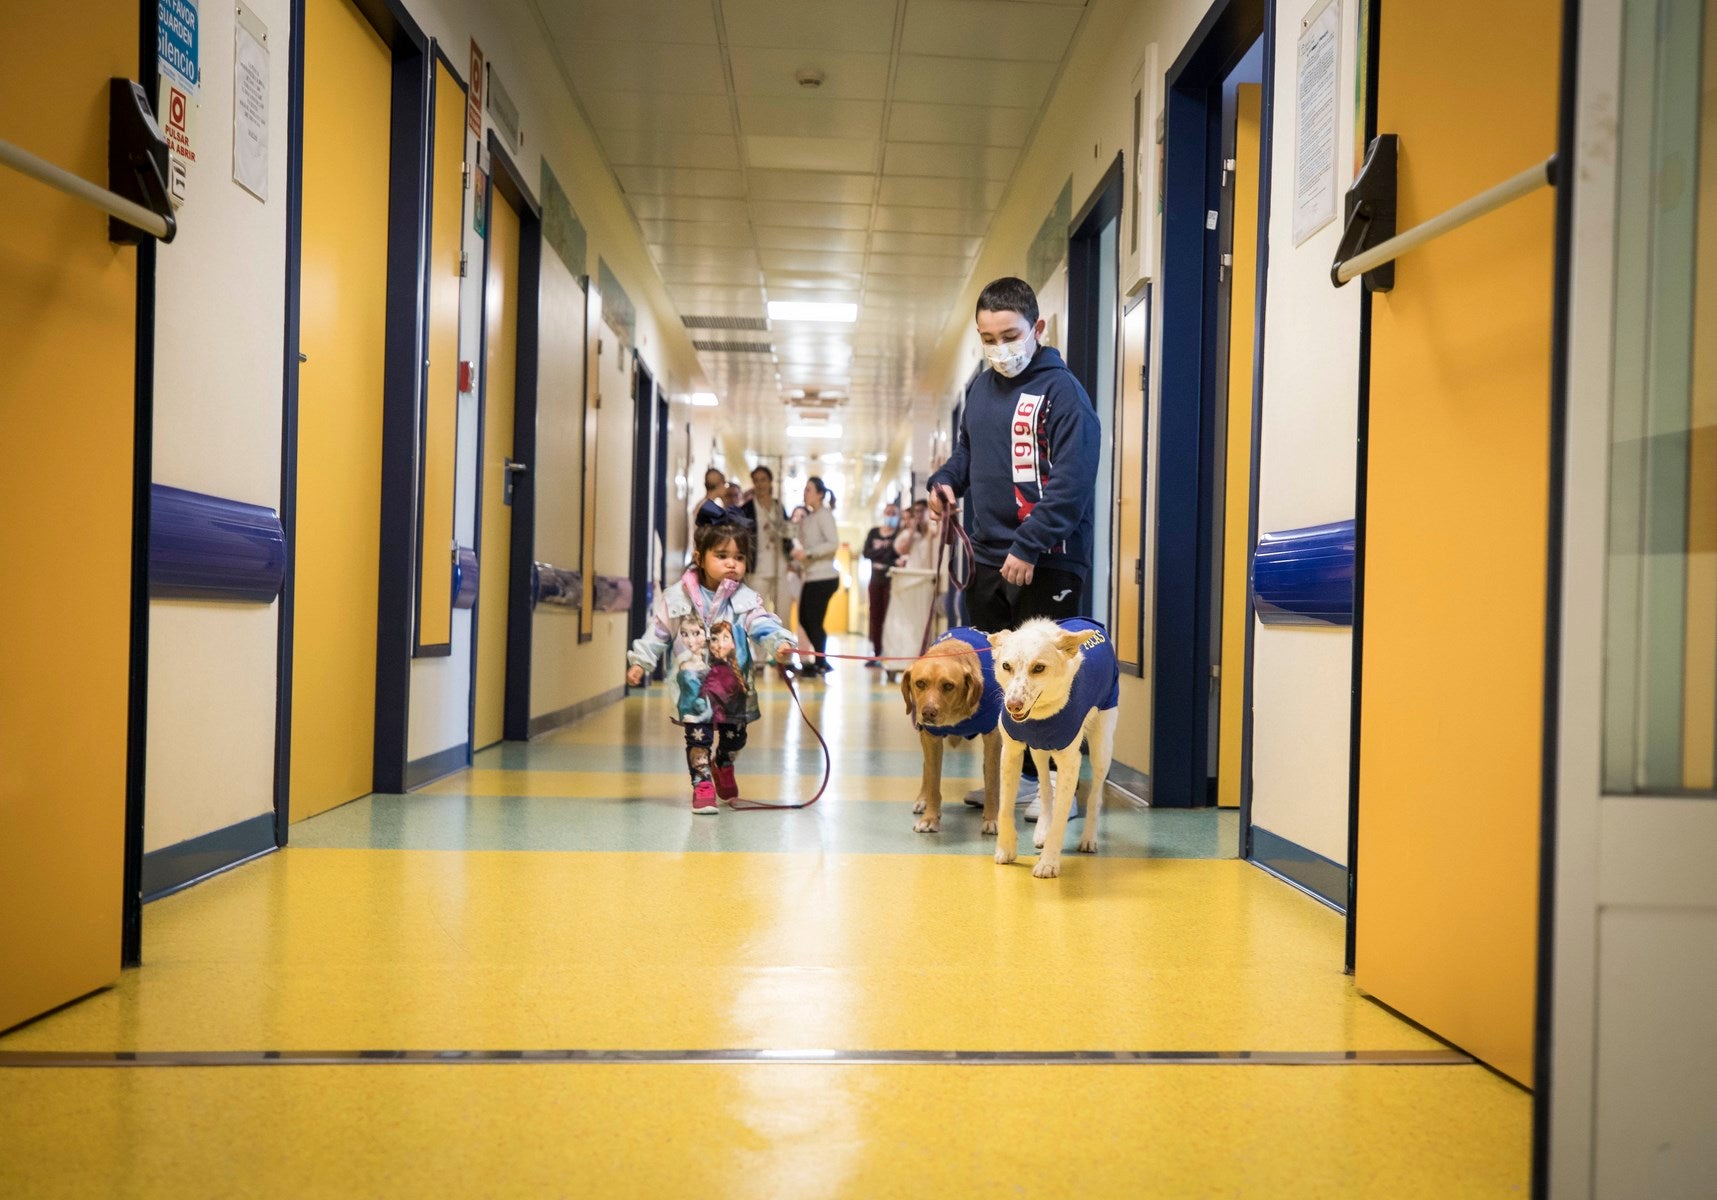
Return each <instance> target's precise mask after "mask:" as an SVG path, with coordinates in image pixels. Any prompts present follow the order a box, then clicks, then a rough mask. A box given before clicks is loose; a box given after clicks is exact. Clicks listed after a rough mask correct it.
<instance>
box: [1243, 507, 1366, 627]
mask: <svg viewBox="0 0 1717 1200" xmlns="http://www.w3.org/2000/svg"><path fill="white" fill-rule="evenodd" d="M1353 560H1354V523H1353V522H1352V521H1336V522H1334V523H1332V524H1329V525H1308V526H1307V527H1305V528H1304V529H1285V530H1282V531H1281V532H1279V533H1266V534H1265V535H1263V536H1262V537H1260V538H1259V539H1258V552H1257V554H1256V555H1254V556H1253V559H1252V596H1253V601H1254V603H1255V604H1256V606H1257V610H1258V619H1259V620H1260V621H1262V622H1263V623H1264V624H1266V625H1352V624H1353Z"/></svg>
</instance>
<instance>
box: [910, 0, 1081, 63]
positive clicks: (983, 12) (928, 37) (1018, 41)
mask: <svg viewBox="0 0 1717 1200" xmlns="http://www.w3.org/2000/svg"><path fill="white" fill-rule="evenodd" d="M1078 24H1079V10H1078V9H1076V8H1071V7H1062V6H1059V5H1047V4H1037V5H1016V4H1006V3H997V2H996V0H912V3H911V4H910V5H909V6H908V7H907V10H906V31H905V34H904V35H903V36H902V39H901V49H902V50H904V51H905V52H906V53H908V54H939V55H946V56H948V57H953V58H981V59H984V60H986V61H989V62H997V61H1016V62H1047V63H1055V62H1060V61H1061V56H1062V55H1063V54H1064V53H1065V52H1066V50H1067V44H1068V42H1070V41H1071V40H1072V38H1073V30H1074V29H1075V28H1076V27H1077V26H1078Z"/></svg>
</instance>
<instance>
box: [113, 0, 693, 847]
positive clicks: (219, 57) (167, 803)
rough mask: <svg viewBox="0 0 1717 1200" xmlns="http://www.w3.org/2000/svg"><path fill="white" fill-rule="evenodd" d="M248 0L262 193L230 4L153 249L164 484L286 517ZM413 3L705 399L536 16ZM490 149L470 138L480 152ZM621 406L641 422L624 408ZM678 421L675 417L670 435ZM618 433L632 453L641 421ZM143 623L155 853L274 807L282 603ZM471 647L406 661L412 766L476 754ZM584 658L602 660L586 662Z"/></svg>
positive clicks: (463, 526)
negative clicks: (178, 193)
mask: <svg viewBox="0 0 1717 1200" xmlns="http://www.w3.org/2000/svg"><path fill="white" fill-rule="evenodd" d="M247 3H249V5H250V7H251V8H252V9H253V10H254V11H255V12H256V13H257V15H258V16H259V17H260V18H261V19H262V20H263V22H264V23H265V24H266V25H267V27H268V31H269V47H268V49H269V52H270V55H269V59H270V61H269V66H270V85H269V102H270V129H269V133H270V139H269V140H270V145H269V160H270V166H269V172H270V174H269V188H268V199H267V201H266V202H264V201H259V200H257V199H255V198H254V197H252V196H251V195H250V194H249V193H247V192H245V191H243V190H242V189H241V188H239V187H238V185H236V184H234V183H232V182H231V181H230V174H231V161H232V157H231V156H232V148H231V136H232V44H233V22H234V14H233V8H232V6H225V7H223V6H221V5H211V4H204V5H203V6H202V8H201V10H200V11H201V20H202V28H201V31H200V42H201V46H202V64H201V66H202V73H203V84H202V90H201V96H200V99H201V105H200V108H199V109H198V111H197V113H196V125H195V128H194V129H193V137H194V139H195V148H196V150H197V162H196V163H194V164H192V166H191V168H190V176H189V187H188V197H187V201H186V205H185V207H184V209H183V210H181V213H180V229H179V234H178V237H177V239H176V240H175V241H174V243H173V244H172V245H170V246H164V247H162V248H161V251H160V265H159V271H158V281H157V313H158V315H157V335H156V347H155V350H156V354H155V358H156V369H155V431H154V457H155V469H154V478H155V480H156V481H157V482H160V483H166V484H172V485H174V486H177V487H185V488H190V489H193V490H196V491H201V492H207V493H210V494H213V495H219V496H225V497H229V498H232V499H237V500H244V501H248V502H250V503H255V504H262V505H266V506H269V507H272V508H278V506H279V504H280V490H281V480H280V450H281V393H282V376H283V355H284V347H285V334H284V325H285V311H284V304H285V286H286V285H285V278H286V261H285V244H286V159H287V149H288V147H287V140H286V124H287V110H288V102H289V85H290V81H289V79H288V65H289V63H288V59H289V49H290V47H289V41H290V32H291V31H290V27H289V10H288V9H289V6H288V0H247ZM407 7H408V8H409V9H410V10H411V12H412V14H413V16H414V17H415V19H416V20H417V21H418V22H419V23H420V24H421V25H422V26H423V27H424V29H425V31H426V32H427V33H428V34H430V35H431V36H433V37H435V38H437V39H439V40H440V41H441V42H442V44H443V47H444V49H445V52H446V53H447V55H448V57H449V58H450V59H451V60H452V61H453V63H454V64H455V65H456V67H457V68H458V70H459V72H460V73H461V74H462V75H463V74H464V73H465V71H466V70H467V63H468V60H469V41H470V39H471V38H472V37H475V38H476V39H477V41H478V43H479V44H480V45H481V46H482V47H483V50H484V52H485V54H486V55H487V56H488V58H489V60H490V61H491V62H493V63H495V64H496V65H497V69H498V70H499V71H500V73H501V75H502V77H503V80H504V82H505V84H506V86H507V89H508V91H509V93H510V94H511V95H512V97H513V99H514V100H515V102H516V103H517V104H518V107H519V110H520V112H521V114H522V122H523V125H524V128H525V139H526V140H525V148H524V150H523V151H522V152H521V153H520V154H518V155H516V156H515V158H516V160H517V161H518V163H519V166H520V169H521V171H522V172H523V173H524V175H525V179H526V182H527V184H528V186H529V188H530V190H531V192H532V194H533V195H534V194H536V191H537V188H538V181H539V180H540V176H541V168H540V164H541V161H542V159H543V157H545V156H546V157H547V158H548V160H549V162H550V165H551V166H552V168H553V170H554V172H555V174H556V175H557V176H558V177H559V179H560V181H561V183H562V184H563V186H564V187H565V188H566V191H567V193H568V196H569V197H570V199H571V202H572V206H573V208H574V210H575V211H576V212H577V214H578V216H579V219H580V220H581V221H582V222H583V224H584V226H585V228H586V231H587V233H588V235H589V260H588V262H587V264H586V267H585V269H586V270H587V271H589V272H591V273H594V272H595V268H596V262H597V256H598V255H600V256H601V257H602V258H604V259H606V260H607V261H608V263H609V265H610V266H611V268H612V269H613V271H614V274H615V276H616V277H617V278H618V279H619V281H620V283H621V285H622V286H623V287H624V288H625V289H626V291H627V293H628V294H629V295H630V297H631V299H632V301H633V303H634V305H635V306H636V308H637V313H638V332H637V340H638V348H639V351H640V353H641V354H642V356H643V358H644V359H645V361H646V362H647V363H648V364H649V366H650V368H651V370H652V372H653V373H654V375H655V377H656V378H657V379H658V380H659V381H660V382H661V384H662V386H663V387H664V388H665V389H667V390H668V391H669V392H670V393H673V394H676V395H677V394H682V393H684V392H687V391H690V390H693V389H695V388H697V387H700V386H703V384H704V380H703V378H702V375H701V369H700V368H699V366H698V363H697V358H696V355H695V352H694V351H693V350H692V348H691V342H690V338H689V336H688V335H687V334H686V332H685V330H684V328H683V326H681V324H680V322H679V320H678V318H677V316H675V314H674V310H673V306H672V304H671V303H670V302H669V300H668V297H667V291H666V289H665V287H664V286H663V284H662V282H661V279H660V277H659V276H658V275H657V273H656V271H655V267H654V265H653V264H652V263H651V261H650V259H649V255H648V251H647V250H646V248H645V246H644V242H643V239H642V237H641V235H640V234H639V232H638V229H637V226H636V224H635V222H634V221H633V220H632V217H631V215H630V211H629V210H628V209H627V207H626V205H625V201H624V199H623V197H622V195H621V193H620V189H619V185H618V183H617V182H616V181H615V179H614V177H613V174H612V172H610V171H609V169H608V168H607V166H606V165H605V163H604V162H603V160H602V158H601V155H600V152H599V150H598V147H597V142H596V138H595V135H594V134H593V133H592V131H591V129H590V127H589V124H588V122H586V121H585V119H584V116H583V114H582V112H581V111H580V109H579V107H578V105H577V103H576V101H575V100H574V98H573V95H572V92H571V90H570V88H569V86H568V83H567V80H566V78H565V77H564V76H563V75H562V73H561V71H560V68H559V67H558V66H557V65H556V63H555V62H554V60H553V58H552V57H551V56H550V54H549V53H548V50H547V48H546V41H547V38H546V35H545V33H544V32H543V30H542V29H541V27H540V25H539V23H538V21H537V19H536V17H535V15H534V9H533V8H529V7H528V6H525V5H507V6H491V5H488V4H485V3H483V2H482V0H407ZM515 10H517V11H515ZM479 141H480V139H478V138H477V137H476V136H474V135H470V134H468V135H467V147H468V157H474V155H472V154H470V153H469V151H471V150H473V149H474V148H475V147H476V146H477V145H478V144H479ZM463 228H464V230H465V245H466V249H467V251H468V252H469V254H470V256H471V261H472V264H473V265H472V270H471V271H470V273H469V275H468V276H467V278H466V280H465V284H464V286H463V288H462V289H461V293H460V314H461V322H460V334H459V345H460V351H459V353H460V357H461V358H462V359H466V360H470V361H473V362H475V361H477V359H478V343H479V329H478V301H479V298H480V289H481V285H482V280H481V270H480V266H481V262H482V249H483V246H482V241H481V239H479V238H478V237H477V236H476V235H475V233H474V232H473V231H472V229H471V208H470V196H469V195H467V198H466V209H465V220H464V222H463ZM625 407H626V412H627V413H628V414H629V411H630V401H629V398H628V402H627V405H626V406H625ZM683 411H684V410H683V408H682V407H680V406H676V408H675V417H674V419H675V421H676V422H679V421H680V420H681V414H682V413H683ZM476 419H477V405H476V399H475V394H474V393H473V394H472V395H469V396H462V397H461V398H460V401H459V448H458V474H457V478H456V482H455V504H456V507H455V516H454V521H455V529H456V531H457V536H458V538H459V540H460V541H461V543H463V544H465V545H470V544H471V542H472V540H473V527H474V522H475V507H476V505H475V500H476V497H475V477H476V440H477V439H476V435H477V425H476ZM626 419H627V420H629V416H627V417H626ZM605 432H606V430H605ZM625 437H626V439H627V440H626V441H625V443H624V444H625V445H628V446H629V445H630V440H629V439H630V428H629V426H628V428H627V429H626V431H625ZM630 464H631V460H630V456H629V455H628V456H627V457H626V458H625V459H624V462H623V463H622V462H620V461H619V460H616V463H615V466H614V468H613V469H614V471H615V472H616V474H614V475H611V476H610V478H611V479H613V480H614V483H615V486H616V487H619V488H621V489H622V490H623V492H624V493H625V494H626V495H627V496H628V498H629V494H630V470H631V465H630ZM620 542H621V546H620V549H618V550H611V549H610V548H609V547H608V545H607V543H606V542H604V543H602V548H601V550H599V554H603V553H606V554H608V555H609V556H610V557H609V559H605V560H603V561H606V562H608V564H609V566H610V567H612V566H614V565H615V564H618V566H619V569H620V571H621V572H622V573H623V572H624V570H625V568H626V565H627V558H626V549H625V545H624V535H623V534H622V535H621V536H620ZM150 619H151V630H150V695H149V734H148V747H147V761H148V776H147V783H146V788H147V791H146V800H145V803H146V809H147V816H146V824H145V848H146V849H148V850H156V849H159V848H161V847H163V846H168V845H171V844H174V843H176V842H179V841H183V840H185V839H187V838H192V837H196V836H198V835H200V834H204V833H209V832H212V831H214V830H217V829H221V828H224V827H226V826H229V825H232V824H234V823H236V822H238V821H242V820H245V819H247V818H250V817H255V816H260V815H263V814H266V813H268V812H270V811H271V810H272V807H273V774H274V758H275V745H274V741H275V739H274V714H275V706H276V701H277V691H278V688H277V681H276V678H275V646H276V639H277V637H278V632H279V607H278V605H277V604H275V605H243V604H207V603H200V602H190V601H156V602H154V603H153V604H152V605H151V610H150ZM573 621H574V623H576V617H575V618H573ZM616 621H618V622H620V628H621V634H620V638H623V635H624V617H623V616H622V617H618V618H602V617H599V618H598V625H599V629H605V628H608V627H611V626H613V625H614V624H615V622H616ZM470 638H471V621H470V614H469V613H468V612H456V613H455V614H454V622H453V653H452V654H451V656H448V657H443V658H423V659H417V660H415V661H414V662H413V664H412V677H411V714H410V738H409V755H410V757H411V758H413V759H417V758H422V757H426V756H428V755H431V754H435V753H437V752H440V751H443V750H447V749H450V748H453V747H457V746H460V745H462V744H464V742H465V739H466V720H467V713H468V711H469V709H468V706H469V688H470V678H469V662H470V645H471V642H470ZM618 640H620V639H619V638H616V637H615V636H613V635H612V631H611V630H610V632H609V634H608V636H606V637H599V638H598V641H597V643H596V644H595V647H594V649H593V648H592V647H581V648H576V649H575V650H574V651H573V652H572V653H573V654H575V655H579V656H581V657H579V658H575V659H573V660H571V661H572V663H573V670H574V671H575V672H579V673H582V674H584V675H588V676H590V677H591V678H593V679H594V678H596V676H597V675H598V674H599V673H600V672H601V671H607V670H608V667H609V666H611V665H612V666H614V670H613V671H612V672H609V673H611V674H613V675H614V676H615V678H616V681H618V678H619V668H618V665H617V664H618V662H619V658H618V654H617V649H616V645H617V642H618ZM583 656H590V657H592V658H593V660H594V659H596V658H599V659H600V663H601V665H600V666H599V667H598V666H594V661H593V665H592V667H591V669H586V667H585V665H583ZM610 659H613V660H614V661H613V663H610V662H609V661H608V660H610ZM597 690H598V691H600V690H602V689H597Z"/></svg>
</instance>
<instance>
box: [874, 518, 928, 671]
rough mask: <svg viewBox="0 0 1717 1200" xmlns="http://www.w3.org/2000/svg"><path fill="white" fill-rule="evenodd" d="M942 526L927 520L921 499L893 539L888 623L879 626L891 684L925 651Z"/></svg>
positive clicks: (903, 520) (902, 522) (902, 521)
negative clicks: (910, 660) (912, 660)
mask: <svg viewBox="0 0 1717 1200" xmlns="http://www.w3.org/2000/svg"><path fill="white" fill-rule="evenodd" d="M941 533H942V526H941V523H940V522H938V521H934V520H932V519H931V518H930V511H929V506H928V505H927V504H926V503H925V502H924V501H922V500H920V501H918V502H917V503H915V504H913V505H912V506H911V507H910V508H908V509H907V510H906V516H905V517H904V518H903V519H902V520H901V523H900V532H899V534H897V535H896V536H895V539H894V553H895V561H894V567H893V569H892V570H891V571H890V572H889V581H890V582H889V589H890V592H891V596H890V599H889V602H888V623H887V624H886V625H884V626H883V627H882V653H883V656H884V658H885V659H888V660H891V661H889V662H887V663H886V666H887V667H888V680H889V682H890V683H893V682H894V681H895V680H896V679H897V678H898V677H899V676H900V673H901V672H902V671H904V670H905V669H906V665H907V664H906V663H904V662H900V661H894V660H899V659H904V658H912V657H914V656H915V655H919V654H922V653H923V652H924V632H925V630H926V629H928V628H929V627H930V612H931V610H932V609H933V608H934V607H935V606H936V549H937V539H938V538H939V537H940V536H941Z"/></svg>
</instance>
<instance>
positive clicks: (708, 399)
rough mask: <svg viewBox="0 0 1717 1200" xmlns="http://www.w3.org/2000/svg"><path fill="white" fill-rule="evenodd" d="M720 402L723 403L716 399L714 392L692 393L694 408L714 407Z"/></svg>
mask: <svg viewBox="0 0 1717 1200" xmlns="http://www.w3.org/2000/svg"><path fill="white" fill-rule="evenodd" d="M720 403H721V401H720V400H717V399H716V397H715V393H714V392H693V393H692V407H693V408H714V407H715V406H716V405H718V404H720Z"/></svg>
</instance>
